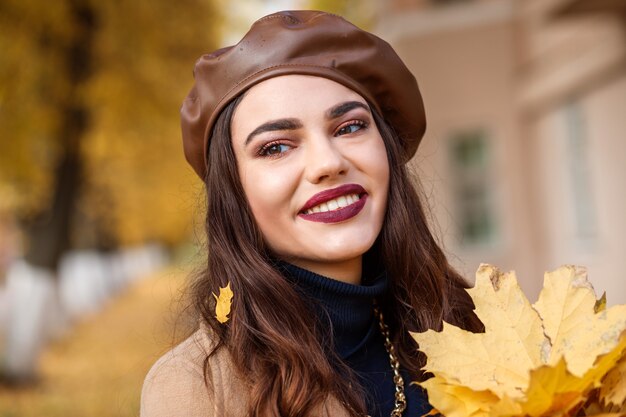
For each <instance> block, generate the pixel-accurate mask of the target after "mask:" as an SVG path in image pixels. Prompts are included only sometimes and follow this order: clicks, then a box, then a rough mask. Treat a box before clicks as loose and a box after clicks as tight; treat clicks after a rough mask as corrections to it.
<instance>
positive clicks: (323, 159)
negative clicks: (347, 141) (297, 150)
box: [305, 136, 349, 184]
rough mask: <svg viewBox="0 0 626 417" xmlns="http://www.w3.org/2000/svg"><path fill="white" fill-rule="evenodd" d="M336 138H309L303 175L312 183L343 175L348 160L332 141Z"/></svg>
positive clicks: (346, 169)
mask: <svg viewBox="0 0 626 417" xmlns="http://www.w3.org/2000/svg"><path fill="white" fill-rule="evenodd" d="M335 139H336V138H333V137H326V136H319V137H316V138H312V139H310V140H309V146H307V156H306V167H305V172H306V174H305V177H306V178H307V180H308V181H310V182H311V183H313V184H318V183H320V182H322V181H324V180H327V179H333V178H335V177H338V176H341V175H345V174H346V173H347V171H348V165H349V164H348V161H347V160H346V158H345V157H344V155H343V154H342V153H341V151H340V149H338V148H337V144H336V143H334V140H335Z"/></svg>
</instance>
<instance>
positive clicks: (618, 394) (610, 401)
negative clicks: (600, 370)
mask: <svg viewBox="0 0 626 417" xmlns="http://www.w3.org/2000/svg"><path fill="white" fill-rule="evenodd" d="M600 401H602V403H604V404H605V405H609V406H618V407H619V406H622V407H623V409H622V410H620V411H626V354H623V355H622V357H621V358H620V360H619V362H618V363H617V366H615V367H614V368H613V369H611V371H609V373H607V375H606V377H605V378H604V380H603V381H602V387H601V388H600Z"/></svg>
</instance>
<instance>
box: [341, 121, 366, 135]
mask: <svg viewBox="0 0 626 417" xmlns="http://www.w3.org/2000/svg"><path fill="white" fill-rule="evenodd" d="M365 127H366V123H365V122H362V121H360V120H354V121H352V122H349V123H347V124H345V125H343V126H341V127H340V128H339V129H338V130H337V133H336V135H337V136H341V135H349V134H350V133H355V132H358V131H359V130H361V129H363V128H365Z"/></svg>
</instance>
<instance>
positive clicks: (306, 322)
mask: <svg viewBox="0 0 626 417" xmlns="http://www.w3.org/2000/svg"><path fill="white" fill-rule="evenodd" d="M194 76H195V80H196V84H195V86H194V88H193V89H192V91H191V92H190V94H189V96H188V97H187V99H186V100H185V102H184V103H183V107H182V110H181V119H182V130H183V143H184V148H185V155H186V157H187V159H188V161H189V162H190V164H191V165H192V167H193V168H194V169H195V170H196V172H197V173H198V174H199V175H200V177H201V178H203V179H204V180H205V183H206V187H207V194H208V212H207V222H206V228H207V236H208V265H207V269H206V271H205V273H204V274H203V276H202V277H201V279H199V280H198V281H197V283H196V284H195V286H194V294H195V297H196V298H195V305H196V308H197V310H198V312H199V313H200V317H201V320H200V322H201V324H200V328H199V330H198V331H196V332H195V333H194V334H193V335H192V336H191V337H190V338H189V339H187V340H186V341H184V342H183V343H182V344H181V345H179V346H177V347H176V348H174V349H173V350H172V351H171V352H169V353H168V354H166V355H165V356H164V357H163V358H161V359H160V360H159V361H158V362H157V364H155V365H154V367H153V368H152V370H151V371H150V373H149V374H148V376H147V377H146V381H145V383H144V389H143V393H142V416H144V417H155V416H194V417H195V416H198V417H199V416H245V415H253V416H363V415H366V414H368V415H371V416H390V415H391V416H400V415H404V416H419V415H422V414H423V413H426V412H428V411H429V410H430V409H431V407H430V406H429V405H428V401H427V398H426V396H425V393H424V392H423V391H422V390H421V389H420V388H419V386H418V385H416V384H410V382H412V381H419V380H423V379H424V375H423V374H422V372H421V371H420V368H421V367H422V366H423V364H424V361H425V358H424V357H423V355H421V354H419V353H418V350H417V346H416V344H415V342H414V341H413V340H412V339H411V337H410V335H409V331H424V330H426V329H428V328H440V327H441V325H442V321H443V320H446V321H448V322H451V323H454V324H456V325H459V326H462V327H464V328H466V329H470V330H474V331H480V330H481V324H480V322H479V321H478V319H477V318H476V317H475V316H474V314H473V312H472V309H473V306H472V303H471V300H470V299H469V297H468V296H467V295H466V293H465V292H464V288H466V284H465V282H464V281H463V279H462V278H461V277H460V276H459V275H458V274H457V273H456V272H455V271H454V270H453V269H452V268H451V267H450V266H449V265H448V263H447V261H446V259H445V256H444V255H443V253H442V251H441V249H440V248H439V247H438V246H437V244H436V243H435V240H434V239H433V237H432V235H431V233H430V231H429V230H428V226H427V221H426V217H425V215H424V211H423V209H422V206H421V204H420V202H419V200H418V196H417V193H416V191H415V190H414V188H413V185H412V183H411V182H410V180H409V177H408V175H407V170H406V166H405V163H406V162H407V161H408V160H409V159H410V158H411V157H412V156H413V154H414V153H415V150H416V148H417V145H418V143H419V141H420V139H421V137H422V135H423V132H424V130H425V117H424V110H423V105H422V100H421V96H420V92H419V89H418V87H417V83H416V81H415V79H414V77H413V76H412V75H411V73H410V72H409V71H408V69H407V68H406V66H405V65H404V64H403V63H402V61H401V60H400V58H399V57H398V56H397V55H396V54H395V52H394V51H393V50H392V49H391V47H390V46H389V45H388V44H387V43H385V42H384V41H382V40H381V39H379V38H377V37H375V36H374V35H372V34H369V33H367V32H365V31H362V30H360V29H358V28H356V27H355V26H353V25H351V24H350V23H348V22H346V21H345V20H343V19H341V18H340V17H338V16H335V15H330V14H327V13H323V12H312V11H296V12H280V13H276V14H273V15H270V16H266V17H265V18H262V19H260V20H259V21H257V22H256V23H255V24H254V25H253V26H252V28H251V29H250V31H249V32H248V33H247V34H246V35H245V36H244V38H243V39H242V40H241V41H240V42H239V43H238V44H237V45H235V46H233V47H229V48H224V49H221V50H218V51H216V52H214V53H213V54H210V55H205V56H203V57H202V58H200V60H198V62H197V63H196V67H195V72H194ZM228 284H230V288H232V291H233V293H234V297H233V300H232V311H230V313H229V315H228V316H227V317H224V316H223V314H222V315H221V316H220V315H219V314H218V315H216V299H217V297H214V295H217V294H219V291H220V288H224V287H227V285H228ZM216 316H217V317H216ZM218 317H219V318H220V319H219V320H218ZM224 321H225V322H224Z"/></svg>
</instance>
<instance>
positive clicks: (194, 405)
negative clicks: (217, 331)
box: [140, 330, 348, 417]
mask: <svg viewBox="0 0 626 417" xmlns="http://www.w3.org/2000/svg"><path fill="white" fill-rule="evenodd" d="M213 346H214V345H213V341H212V340H211V339H210V338H209V336H208V333H207V332H206V330H198V331H196V332H195V333H194V334H193V335H191V336H190V337H189V338H187V339H186V340H185V341H183V342H182V343H181V344H180V345H178V346H176V347H175V348H174V349H172V350H171V351H169V352H168V353H166V354H165V355H163V356H162V357H161V358H160V359H159V360H158V361H157V362H156V363H155V364H154V365H153V366H152V368H151V369H150V372H148V375H147V376H146V379H145V381H144V384H143V390H142V393H141V411H140V416H141V417H240V416H245V415H246V414H245V412H246V409H247V406H248V403H247V399H248V395H249V390H250V388H249V387H248V385H247V383H246V380H245V378H243V377H241V376H240V375H238V374H237V373H236V372H235V370H234V369H235V367H234V366H233V363H232V359H231V356H230V354H229V353H228V351H227V350H226V349H218V351H217V352H216V353H215V354H214V355H212V356H211V357H210V359H209V366H208V378H207V384H205V381H204V375H203V362H204V359H205V358H206V356H207V352H210V351H211V349H212V347H213ZM316 415H318V416H320V417H322V416H324V417H347V415H348V414H347V413H346V411H345V410H344V409H343V408H342V407H341V405H340V404H339V403H338V401H337V400H335V399H329V401H327V402H326V403H325V404H321V405H320V409H319V413H317V414H316Z"/></svg>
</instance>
